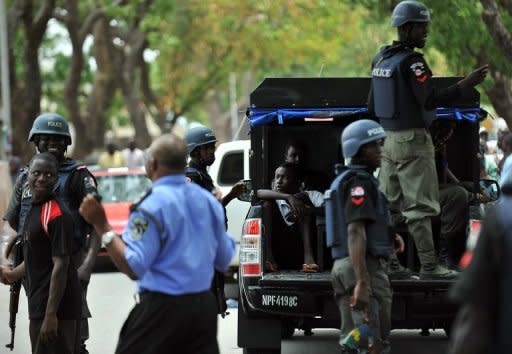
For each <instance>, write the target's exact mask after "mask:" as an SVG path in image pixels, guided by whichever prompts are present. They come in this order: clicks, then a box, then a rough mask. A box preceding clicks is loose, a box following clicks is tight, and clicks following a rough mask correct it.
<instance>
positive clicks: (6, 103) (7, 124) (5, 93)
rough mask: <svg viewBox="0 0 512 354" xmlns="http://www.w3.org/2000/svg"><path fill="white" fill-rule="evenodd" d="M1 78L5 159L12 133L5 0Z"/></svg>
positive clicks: (0, 16) (0, 22)
mask: <svg viewBox="0 0 512 354" xmlns="http://www.w3.org/2000/svg"><path fill="white" fill-rule="evenodd" d="M0 78H1V80H2V83H1V87H2V117H1V120H2V123H3V126H2V127H1V129H0V158H1V159H5V134H7V136H9V134H10V133H11V91H10V84H9V52H8V46H7V21H6V16H5V0H0Z"/></svg>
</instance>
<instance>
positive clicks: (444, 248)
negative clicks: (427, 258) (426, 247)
mask: <svg viewBox="0 0 512 354" xmlns="http://www.w3.org/2000/svg"><path fill="white" fill-rule="evenodd" d="M438 258H439V264H440V265H442V266H443V267H445V268H449V266H448V263H450V262H449V260H448V242H446V237H445V236H444V235H441V237H440V239H439V253H438Z"/></svg>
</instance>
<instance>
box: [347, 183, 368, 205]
mask: <svg viewBox="0 0 512 354" xmlns="http://www.w3.org/2000/svg"><path fill="white" fill-rule="evenodd" d="M350 196H351V197H352V198H351V200H352V204H354V205H356V206H359V205H361V204H363V203H364V201H365V200H366V194H365V191H364V188H363V187H361V186H356V187H354V188H352V189H351V190H350Z"/></svg>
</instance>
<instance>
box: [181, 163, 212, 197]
mask: <svg viewBox="0 0 512 354" xmlns="http://www.w3.org/2000/svg"><path fill="white" fill-rule="evenodd" d="M186 175H187V177H188V178H190V180H191V181H192V182H194V183H196V184H198V185H200V186H201V187H203V188H204V189H206V190H207V191H208V192H213V190H214V189H215V186H214V184H213V180H212V178H211V177H210V175H209V174H208V172H207V171H206V168H205V167H203V166H200V165H198V164H196V163H194V161H190V163H189V168H187V170H186Z"/></svg>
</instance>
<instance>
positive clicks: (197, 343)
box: [116, 291, 219, 354]
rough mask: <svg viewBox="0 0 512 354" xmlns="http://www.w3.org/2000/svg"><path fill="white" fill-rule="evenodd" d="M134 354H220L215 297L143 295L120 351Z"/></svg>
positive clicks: (122, 336)
mask: <svg viewBox="0 0 512 354" xmlns="http://www.w3.org/2000/svg"><path fill="white" fill-rule="evenodd" d="M131 353H133V354H139V353H144V354H160V353H168V354H171V353H180V354H182V353H183V354H185V353H190V354H192V353H198V354H218V353H219V348H218V345H217V306H216V304H215V296H214V295H213V293H212V292H211V291H206V292H202V293H198V294H190V295H181V296H171V295H166V294H162V293H155V292H145V293H142V294H141V295H140V302H139V303H138V304H137V305H135V307H134V308H133V310H132V311H131V312H130V314H129V316H128V318H127V319H126V321H125V323H124V325H123V328H122V329H121V333H120V335H119V342H118V344H117V349H116V354H131Z"/></svg>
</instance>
